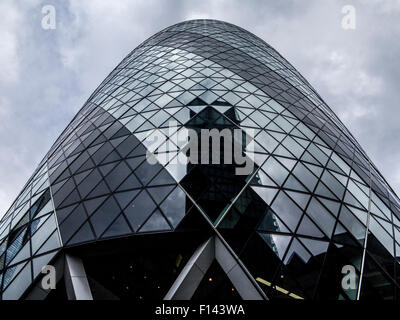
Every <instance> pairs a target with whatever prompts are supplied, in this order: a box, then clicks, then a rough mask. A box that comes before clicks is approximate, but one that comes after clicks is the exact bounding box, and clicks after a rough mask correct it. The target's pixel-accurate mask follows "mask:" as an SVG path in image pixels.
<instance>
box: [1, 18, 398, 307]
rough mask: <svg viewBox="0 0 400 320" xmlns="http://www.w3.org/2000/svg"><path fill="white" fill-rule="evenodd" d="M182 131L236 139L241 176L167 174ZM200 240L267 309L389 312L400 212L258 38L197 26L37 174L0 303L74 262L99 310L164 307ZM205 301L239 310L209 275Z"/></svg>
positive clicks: (220, 278)
mask: <svg viewBox="0 0 400 320" xmlns="http://www.w3.org/2000/svg"><path fill="white" fill-rule="evenodd" d="M321 71H322V72H323V70H321ZM189 129H190V130H194V131H196V132H200V131H201V130H202V129H219V130H223V129H227V130H228V131H233V130H239V131H240V132H241V134H242V136H243V137H246V138H247V140H248V141H247V143H246V144H245V145H244V146H243V150H242V155H243V156H245V157H246V159H248V160H249V159H250V160H249V161H251V162H252V163H253V164H254V166H253V170H251V172H249V173H248V174H246V175H237V174H236V173H235V165H233V164H225V163H219V164H202V163H189V164H182V163H180V162H177V161H174V159H175V160H176V159H177V158H178V157H180V158H182V157H183V158H185V159H186V158H187V157H188V154H187V149H185V147H186V146H187V143H188V141H189V140H190V139H189ZM155 135H157V136H158V137H162V139H159V142H158V143H154V139H153V137H154V136H155ZM176 136H180V137H185V139H183V140H179V139H176ZM147 152H151V153H152V154H153V157H154V158H155V159H156V160H157V161H155V162H156V164H152V163H149V161H147V159H146V153H147ZM211 236H216V237H218V238H219V239H221V241H223V243H224V244H225V246H226V247H227V248H228V250H229V251H230V252H231V253H232V256H233V257H234V259H236V260H237V261H238V262H240V265H241V266H242V268H243V269H244V270H245V271H246V274H247V275H248V277H250V278H251V280H252V281H253V282H254V283H255V286H258V290H261V291H262V293H263V295H264V297H266V298H268V299H272V300H273V299H321V300H328V299H329V300H333V299H335V300H337V299H341V300H348V299H350V300H356V299H391V300H393V299H399V298H400V287H399V284H400V281H399V278H400V273H399V272H400V270H399V256H400V200H399V198H398V197H397V196H396V195H395V193H394V192H393V190H392V189H391V188H390V186H389V185H388V184H387V182H386V181H385V179H384V178H383V177H382V175H381V174H380V173H379V172H378V170H377V168H376V167H375V166H374V164H373V163H372V162H371V160H370V159H369V158H368V156H367V155H366V154H365V152H364V151H363V149H362V148H361V146H360V145H359V144H358V143H357V141H356V140H355V139H354V137H353V136H352V135H351V133H350V132H349V131H348V129H346V128H345V126H344V125H343V124H342V122H341V121H340V120H339V119H338V117H337V116H336V115H335V114H334V113H333V111H332V110H331V109H330V108H329V107H328V106H327V105H326V103H325V102H324V101H323V100H322V98H321V97H320V96H319V95H318V94H317V93H316V92H315V90H314V89H313V88H312V87H311V86H310V84H309V83H308V82H307V81H306V80H305V79H304V78H303V77H302V76H301V75H300V74H299V73H298V71H297V70H296V69H295V68H294V67H293V66H292V65H291V64H290V63H289V62H288V61H286V60H285V59H284V58H283V57H282V56H281V55H280V54H279V53H278V52H277V51H276V50H274V49H273V48H272V47H271V46H269V45H268V44H266V43H265V42H264V41H263V40H261V39H259V38H258V37H256V36H254V35H252V34H251V33H249V32H247V31H246V30H244V29H241V28H239V27H237V26H234V25H232V24H229V23H225V22H220V21H214V20H193V21H187V22H183V23H179V24H176V25H173V26H171V27H169V28H166V29H164V30H162V31H161V32H159V33H157V34H155V35H154V36H152V37H151V38H149V39H148V40H146V41H145V42H143V43H142V44H141V45H139V46H138V47H137V48H136V49H134V50H133V51H132V52H131V53H130V54H129V55H128V56H127V57H126V58H125V59H123V61H122V62H121V63H120V64H119V65H118V66H117V67H116V68H115V69H114V70H113V71H112V72H111V73H110V74H109V75H108V76H107V78H106V79H105V80H104V81H103V82H102V83H101V84H100V86H99V87H98V88H97V89H96V90H95V92H94V93H93V94H92V95H91V96H90V97H89V99H88V100H87V102H86V103H85V104H84V106H83V107H82V109H81V110H80V111H79V112H78V114H77V115H76V116H75V118H74V119H73V120H72V121H71V123H70V124H69V125H68V126H67V128H66V129H65V130H64V131H63V132H62V134H61V135H60V137H59V138H58V139H57V141H56V142H55V143H54V145H53V146H52V147H51V149H50V150H49V152H48V153H47V155H46V156H45V157H44V159H43V160H42V162H41V163H40V164H39V166H38V168H37V169H36V171H35V172H34V174H33V175H32V177H31V178H30V180H29V181H28V182H27V184H26V185H25V187H24V188H23V190H22V192H21V193H20V194H19V196H18V197H17V199H16V200H15V201H14V203H13V205H12V206H11V208H10V209H9V210H8V212H7V213H6V214H5V215H4V217H3V218H2V220H1V222H0V297H1V299H19V298H24V297H25V296H26V294H27V292H29V290H31V288H32V286H33V285H34V284H35V281H36V282H37V279H38V276H39V275H40V272H41V269H42V267H43V266H44V265H47V264H49V263H51V262H52V261H54V259H55V258H57V257H58V256H59V255H60V254H63V253H64V252H68V251H69V250H78V252H79V250H83V251H82V252H85V254H84V255H82V256H83V257H84V258H83V262H84V265H85V266H86V269H87V272H88V274H89V277H90V278H89V283H90V286H91V289H92V291H93V292H97V293H98V296H99V297H100V296H102V297H105V296H107V297H108V298H117V299H123V298H131V297H135V298H137V299H141V298H144V297H145V298H147V299H151V298H154V299H160V298H162V297H163V296H165V294H166V292H167V291H168V288H169V287H170V286H171V285H172V284H173V283H174V280H175V278H176V277H177V276H178V275H179V273H180V272H181V271H182V268H183V266H184V264H185V263H187V261H188V260H189V258H190V256H191V254H192V253H193V252H194V250H195V249H196V247H197V246H198V245H199V244H201V243H202V242H203V241H205V240H207V239H208V238H209V237H211ZM178 238H179V241H177V240H176V239H178ZM138 239H140V240H138ZM146 239H147V240H146ZM160 239H161V240H160ZM121 241H122V242H121ZM124 241H125V244H124ZM128 242H129V243H133V244H135V248H136V249H135V250H133V249H132V250H133V251H130V250H131V249H127V248H125V249H126V250H128V251H129V254H128V255H127V254H126V252H127V251H123V250H122V251H121V252H125V253H124V254H122V253H121V254H120V255H118V253H117V252H111V253H110V252H109V251H110V250H109V249H107V250H108V251H107V250H106V249H104V243H107V244H108V245H110V244H111V247H112V244H113V243H114V244H115V246H117V243H118V246H119V247H121V248H124V247H129V246H127V245H126V243H128ZM180 246H181V247H180ZM89 249H90V250H89ZM111 251H113V250H111ZM116 251H118V250H116ZM152 253H154V255H152ZM126 256H129V257H130V256H132V257H134V258H132V259H133V260H132V259H130V258H126ZM179 257H180V258H179ZM100 259H101V260H100ZM177 259H178V260H177ZM99 261H107V263H106V265H108V266H109V267H108V270H109V271H108V273H107V272H105V273H104V272H102V271H101V270H98V269H97V268H96V265H98V263H99ZM177 261H179V263H178V262H177ZM131 266H132V268H133V267H135V270H138V271H137V272H135V271H133V272H131V273H130V272H129V270H127V271H126V272H122V271H121V270H122V269H124V268H125V267H127V268H130V267H131ZM157 266H158V268H159V269H157ZM346 266H347V267H349V266H350V268H351V270H353V271H354V272H355V280H354V281H355V286H354V285H353V286H345V285H343V278H344V277H345V274H344V272H343V270H345V269H346V268H347V267H346ZM136 267H137V269H136ZM344 268H345V269H344ZM124 270H125V269H124ZM213 274H215V279H216V281H215V282H214V283H217V284H218V285H217V284H216V285H215V286H213V285H212V281H207V279H212V278H213ZM115 275H117V277H118V276H120V278H119V279H117V280H116V281H117V282H113V281H112V280H113V279H114V278H115ZM139 275H140V277H139ZM146 275H149V277H152V278H153V280H154V277H155V278H157V275H158V278H159V279H158V280H157V281H153V282H151V284H149V283H150V282H146V281H145V280H143V279H147V276H146ZM160 275H162V276H160ZM113 277H114V278H113ZM139 278H140V279H139ZM95 288H97V290H95ZM99 288H103V289H104V290H103V289H99ZM130 288H131V289H130ZM132 288H134V289H132ZM212 288H216V289H215V290H216V291H215V292H214V293H213V294H211V296H215V297H218V296H220V295H221V294H222V293H221V292H223V291H224V290H225V292H229V295H226V297H231V298H232V299H233V300H235V299H237V298H238V297H239V296H238V294H237V292H236V290H235V286H234V284H233V285H232V284H231V283H229V280H227V279H226V278H224V272H223V270H222V269H221V267H220V266H219V265H218V264H216V263H213V264H212V266H211V267H210V268H209V271H208V272H207V273H206V275H205V278H203V280H202V282H201V283H200V285H199V287H198V289H197V291H196V292H195V294H194V296H193V298H194V299H200V298H201V297H204V296H205V295H206V292H209V291H210V290H213V289H212ZM156 289H159V290H160V291H157V290H156ZM105 291H107V292H108V293H107V295H105V294H104V292H105ZM99 292H100V293H99ZM101 292H103V294H101ZM93 296H94V298H96V294H93ZM51 297H53V298H56V297H63V295H62V294H60V295H59V296H55V294H50V295H49V298H51Z"/></svg>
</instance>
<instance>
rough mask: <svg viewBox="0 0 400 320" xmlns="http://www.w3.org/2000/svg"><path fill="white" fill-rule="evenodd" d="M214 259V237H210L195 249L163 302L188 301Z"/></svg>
mask: <svg viewBox="0 0 400 320" xmlns="http://www.w3.org/2000/svg"><path fill="white" fill-rule="evenodd" d="M214 258H215V250H214V237H211V238H210V239H208V240H207V241H206V242H205V243H203V244H202V245H201V246H200V247H199V248H197V250H196V251H195V253H194V254H193V255H192V257H191V258H190V259H189V261H188V263H187V264H186V265H185V267H184V268H183V270H182V272H181V273H180V274H179V276H178V278H177V279H176V280H175V282H174V284H173V285H172V287H171V288H170V289H169V291H168V293H167V294H166V296H165V297H164V300H190V299H191V298H192V296H193V294H194V293H195V291H196V289H197V287H198V286H199V284H200V282H201V280H202V279H203V277H204V275H205V274H206V272H207V270H208V268H209V267H210V265H211V263H212V262H213V260H214Z"/></svg>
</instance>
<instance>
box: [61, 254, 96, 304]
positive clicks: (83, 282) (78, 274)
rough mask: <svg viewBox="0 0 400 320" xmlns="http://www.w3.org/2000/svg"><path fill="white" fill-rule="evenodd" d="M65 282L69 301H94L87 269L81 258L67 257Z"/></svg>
mask: <svg viewBox="0 0 400 320" xmlns="http://www.w3.org/2000/svg"><path fill="white" fill-rule="evenodd" d="M64 280H65V287H66V289H67V296H68V300H93V297H92V292H91V291H90V286H89V282H88V279H87V276H86V272H85V267H84V266H83V263H82V260H81V259H80V258H78V257H76V256H71V255H69V254H66V255H65V268H64Z"/></svg>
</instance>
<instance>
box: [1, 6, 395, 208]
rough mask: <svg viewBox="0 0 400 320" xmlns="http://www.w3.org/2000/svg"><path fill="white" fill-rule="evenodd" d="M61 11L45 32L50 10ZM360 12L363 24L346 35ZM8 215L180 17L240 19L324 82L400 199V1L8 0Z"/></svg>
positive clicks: (4, 137) (4, 183) (4, 85)
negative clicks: (45, 10)
mask: <svg viewBox="0 0 400 320" xmlns="http://www.w3.org/2000/svg"><path fill="white" fill-rule="evenodd" d="M44 5H53V6H54V8H55V9H56V29H54V30H44V29H43V28H42V25H41V21H42V18H43V16H44V14H42V12H41V10H42V7H43V6H44ZM345 5H352V6H354V8H355V10H356V11H355V13H356V29H355V30H345V29H343V28H342V23H341V22H342V18H343V16H344V14H343V13H342V8H343V6H345ZM0 12H1V16H2V18H1V19H0V92H1V95H0V216H2V215H3V213H4V212H5V211H6V210H7V209H8V207H9V206H10V205H11V203H12V201H13V200H14V199H15V197H16V196H17V194H18V193H19V192H20V191H21V188H22V186H23V185H24V184H25V182H26V181H27V179H28V178H29V177H30V175H31V174H32V173H33V171H34V169H35V168H36V166H37V165H38V163H39V162H40V160H41V159H42V158H43V156H44V155H45V153H46V152H47V151H48V149H49V148H50V146H51V145H52V143H53V142H54V141H55V139H56V138H57V137H58V135H59V134H60V133H61V131H62V130H63V129H64V128H65V126H66V125H67V124H68V123H69V121H70V120H71V119H72V117H73V116H74V115H75V113H76V112H77V111H78V110H79V109H80V108H81V107H82V105H83V103H84V102H85V101H86V99H87V98H88V97H89V95H90V94H91V93H92V92H93V91H94V89H96V87H97V86H98V85H99V84H100V82H101V81H102V80H103V79H104V78H105V77H106V76H107V74H108V73H109V72H110V71H111V70H112V69H113V68H114V67H115V66H116V65H117V64H118V63H119V62H120V61H121V60H122V58H123V57H125V56H126V55H127V54H128V53H129V52H130V51H131V50H132V49H134V48H135V47H136V46H137V45H138V44H140V43H141V42H142V41H144V40H146V39H147V38H148V37H150V36H151V35H153V34H154V33H156V32H157V31H159V30H161V29H163V28H165V27H167V26H169V25H171V24H175V23H177V22H180V21H183V20H188V19H195V18H211V19H218V20H224V21H227V22H231V23H234V24H236V25H238V26H240V27H243V28H244V29H247V30H248V31H250V32H253V33H254V34H256V35H257V36H259V37H261V38H262V39H263V40H265V41H266V42H267V43H269V44H270V45H272V46H273V47H274V48H275V49H276V50H278V51H279V52H280V53H281V54H282V55H283V56H284V57H285V58H286V59H288V60H289V62H290V63H292V64H293V65H294V67H296V68H297V69H298V70H299V71H300V73H301V74H302V75H303V76H305V78H306V79H307V80H308V81H309V82H310V83H311V85H313V86H314V88H315V89H316V90H317V91H318V92H319V94H320V95H321V96H322V98H323V99H324V100H325V101H326V102H327V103H328V105H329V106H330V107H331V108H332V109H333V110H334V111H335V112H336V114H337V115H338V116H339V118H340V119H341V120H342V121H343V122H344V123H345V125H346V126H347V127H348V128H349V129H350V131H351V132H352V133H353V134H354V136H355V137H356V139H357V140H358V141H359V142H360V144H361V145H362V146H363V148H364V149H365V150H366V152H367V154H368V155H369V156H370V158H371V159H372V160H373V161H374V163H375V164H376V165H377V167H378V169H379V170H380V171H381V172H382V174H383V175H384V176H385V178H386V179H387V181H388V182H389V184H390V185H391V186H392V187H393V189H394V190H395V191H396V192H397V194H400V163H399V161H400V148H399V141H400V125H399V115H400V105H399V102H398V101H399V100H400V90H399V89H400V22H399V21H400V0H368V1H354V0H353V1H352V0H347V1H341V0H324V1H321V0H279V1H276V0H271V1H267V0H258V1H256V0H248V1H243V0H238V1H234V0H210V1H206V0H201V1H191V0H182V1H178V0H177V1H174V0H168V1H167V0H157V1H156V0H126V1H125V0H116V1H109V0H103V1H100V0H84V1H83V0H70V1H39V0H37V1H36V0H1V2H0Z"/></svg>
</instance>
